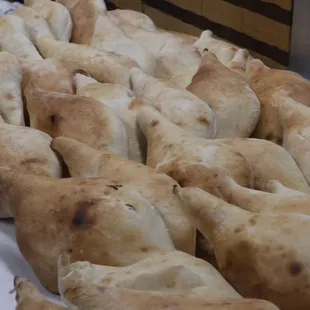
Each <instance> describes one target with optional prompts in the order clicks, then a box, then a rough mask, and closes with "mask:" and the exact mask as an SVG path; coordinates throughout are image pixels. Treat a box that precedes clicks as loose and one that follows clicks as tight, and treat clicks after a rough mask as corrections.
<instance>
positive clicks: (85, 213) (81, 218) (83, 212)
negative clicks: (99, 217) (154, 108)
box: [72, 199, 101, 227]
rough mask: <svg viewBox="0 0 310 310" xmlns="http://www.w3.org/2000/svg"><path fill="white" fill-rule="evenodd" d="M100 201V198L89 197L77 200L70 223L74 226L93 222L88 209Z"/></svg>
mask: <svg viewBox="0 0 310 310" xmlns="http://www.w3.org/2000/svg"><path fill="white" fill-rule="evenodd" d="M100 201H101V199H90V200H85V201H80V202H78V203H77V208H76V211H75V213H74V216H73V219H72V224H73V225H74V226H76V227H80V226H84V225H90V224H93V222H94V219H93V218H91V217H90V214H89V209H90V208H91V207H92V206H94V205H96V204H97V203H98V202H100Z"/></svg>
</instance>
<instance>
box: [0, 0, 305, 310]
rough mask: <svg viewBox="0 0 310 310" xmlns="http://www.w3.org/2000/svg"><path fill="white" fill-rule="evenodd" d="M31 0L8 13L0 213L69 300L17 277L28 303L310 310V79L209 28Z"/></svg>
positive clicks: (2, 37)
mask: <svg viewBox="0 0 310 310" xmlns="http://www.w3.org/2000/svg"><path fill="white" fill-rule="evenodd" d="M24 2H25V6H22V7H19V8H17V9H16V10H15V11H13V12H12V13H11V14H10V15H7V16H3V17H0V46H1V50H2V51H1V52H0V63H1V66H0V77H1V85H0V97H1V100H0V115H1V122H0V141H1V152H0V201H1V203H0V218H2V219H6V218H14V225H15V231H16V239H17V244H18V247H19V249H20V251H21V253H22V255H23V257H24V258H25V260H26V261H27V262H28V263H29V265H30V266H31V268H32V269H33V271H34V273H35V275H36V276H37V278H38V279H39V281H40V283H41V284H42V285H43V286H44V287H45V288H46V289H47V290H48V291H50V292H52V293H54V294H60V295H61V298H62V301H63V306H60V305H56V304H53V303H51V302H50V301H48V300H46V299H45V298H44V297H43V295H41V294H40V293H39V291H38V289H37V288H36V287H35V286H34V284H32V283H31V282H30V281H29V280H27V279H25V278H22V277H19V276H20V275H18V274H17V275H16V277H15V280H14V285H15V290H16V301H17V308H16V309H18V310H32V309H37V310H43V309H49V310H63V309H75V310H125V309H126V310H144V309H149V310H168V309H169V310H170V309H171V310H172V309H173V310H185V309H191V310H276V309H281V310H308V309H309V308H310V243H309V239H308V238H310V216H309V215H310V188H309V182H310V157H309V158H308V155H309V153H310V140H309V139H310V138H309V139H308V137H310V108H309V106H310V82H309V81H307V80H305V79H304V78H302V77H301V76H300V75H298V74H296V73H293V72H290V71H287V70H275V69H272V68H268V67H267V66H265V65H264V64H263V63H262V61H260V60H258V59H254V58H253V57H252V56H251V55H250V54H249V52H248V51H247V50H244V49H242V48H239V47H237V46H234V45H231V44H229V43H227V42H224V41H221V40H219V39H217V38H215V37H214V36H213V33H212V32H211V31H210V30H206V31H203V32H202V33H201V36H200V37H199V38H196V37H192V36H189V35H186V34H182V33H176V32H169V31H165V30H163V29H159V28H157V27H156V26H155V25H154V23H153V22H152V20H151V19H150V18H149V17H147V16H146V15H144V14H142V13H139V12H135V11H130V10H112V11H108V10H107V9H106V6H105V3H104V2H103V1H102V0H58V1H56V2H53V1H50V0H25V1H24ZM198 233H199V234H198ZM197 253H199V258H198V257H197V256H198V254H197Z"/></svg>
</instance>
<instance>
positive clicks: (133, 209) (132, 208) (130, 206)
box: [125, 203, 136, 211]
mask: <svg viewBox="0 0 310 310" xmlns="http://www.w3.org/2000/svg"><path fill="white" fill-rule="evenodd" d="M125 206H126V207H128V209H130V210H132V211H136V209H135V208H134V206H133V205H131V204H129V203H126V204H125Z"/></svg>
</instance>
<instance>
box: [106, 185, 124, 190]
mask: <svg viewBox="0 0 310 310" xmlns="http://www.w3.org/2000/svg"><path fill="white" fill-rule="evenodd" d="M107 187H110V188H113V189H115V190H116V191H118V189H119V188H121V187H123V185H107Z"/></svg>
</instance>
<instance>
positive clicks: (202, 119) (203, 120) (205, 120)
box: [197, 116, 210, 125]
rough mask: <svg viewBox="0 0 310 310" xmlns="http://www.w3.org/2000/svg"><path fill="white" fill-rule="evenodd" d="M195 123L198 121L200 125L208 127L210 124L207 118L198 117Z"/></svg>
mask: <svg viewBox="0 0 310 310" xmlns="http://www.w3.org/2000/svg"><path fill="white" fill-rule="evenodd" d="M197 121H198V122H199V123H201V124H206V125H209V124H210V122H209V120H208V118H207V117H206V116H199V117H198V118H197Z"/></svg>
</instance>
